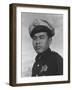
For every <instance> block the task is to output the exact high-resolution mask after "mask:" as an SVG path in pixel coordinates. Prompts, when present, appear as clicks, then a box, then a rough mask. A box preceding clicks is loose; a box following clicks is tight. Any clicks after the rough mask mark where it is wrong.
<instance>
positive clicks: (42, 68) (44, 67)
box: [32, 48, 63, 76]
mask: <svg viewBox="0 0 72 90" xmlns="http://www.w3.org/2000/svg"><path fill="white" fill-rule="evenodd" d="M62 74H63V58H62V57H61V56H60V55H59V54H58V53H56V52H53V51H51V49H50V48H48V50H47V51H45V52H43V53H42V54H38V55H37V56H36V59H35V63H34V65H33V68H32V76H49V75H62Z"/></svg>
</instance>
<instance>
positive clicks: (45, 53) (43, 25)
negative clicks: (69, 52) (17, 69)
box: [29, 19, 63, 76]
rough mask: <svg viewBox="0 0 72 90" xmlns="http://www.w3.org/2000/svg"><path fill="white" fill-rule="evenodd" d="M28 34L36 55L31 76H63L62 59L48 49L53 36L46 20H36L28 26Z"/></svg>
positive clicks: (52, 31)
mask: <svg viewBox="0 0 72 90" xmlns="http://www.w3.org/2000/svg"><path fill="white" fill-rule="evenodd" d="M29 33H30V36H31V38H32V40H33V47H34V49H35V51H36V53H37V56H36V58H35V63H34V65H33V68H32V76H49V75H50V76H51V75H63V58H62V57H61V56H60V55H59V54H58V53H57V52H54V51H51V49H50V44H51V41H52V37H53V36H54V34H55V32H54V28H53V27H52V26H51V24H50V23H49V22H48V21H46V20H43V19H39V20H37V19H36V20H34V22H33V23H32V24H31V25H30V26H29Z"/></svg>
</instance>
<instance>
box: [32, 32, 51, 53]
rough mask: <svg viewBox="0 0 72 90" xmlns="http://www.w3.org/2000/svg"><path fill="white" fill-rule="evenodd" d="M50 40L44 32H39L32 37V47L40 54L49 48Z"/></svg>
mask: <svg viewBox="0 0 72 90" xmlns="http://www.w3.org/2000/svg"><path fill="white" fill-rule="evenodd" d="M49 43H50V38H49V37H48V35H47V33H46V32H39V33H36V34H34V36H33V47H34V49H35V51H36V52H37V53H42V52H44V51H46V50H47V49H48V48H49Z"/></svg>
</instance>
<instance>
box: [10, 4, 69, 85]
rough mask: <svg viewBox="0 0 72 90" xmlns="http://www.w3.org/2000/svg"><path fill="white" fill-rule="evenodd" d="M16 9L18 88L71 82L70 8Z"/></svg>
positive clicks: (23, 6) (18, 6)
mask: <svg viewBox="0 0 72 90" xmlns="http://www.w3.org/2000/svg"><path fill="white" fill-rule="evenodd" d="M12 8H13V7H12ZM14 8H15V10H14V11H13V13H15V14H13V15H14V16H15V17H14V18H13V20H15V21H13V22H14V23H15V24H13V25H16V26H14V27H15V28H13V29H14V30H15V32H16V34H15V33H14V34H15V36H16V37H15V40H16V43H15V47H16V49H15V50H16V53H15V55H16V58H15V59H14V60H15V61H14V62H15V64H14V65H15V68H14V67H13V71H12V72H13V73H14V72H16V73H14V76H13V77H14V78H15V79H16V80H15V81H14V82H15V83H14V84H15V85H20V84H21V85H27V84H28V85H29V84H34V85H35V84H37V85H38V84H48V83H49V84H50V83H65V82H66V83H67V82H69V80H70V76H69V75H70V72H69V70H70V63H69V62H70V49H69V47H70V46H69V45H70V44H69V43H70V16H69V15H70V12H69V10H70V8H69V7H60V6H59V7H58V6H45V5H44V6H42V5H41V6H40V5H35V6H34V5H29V6H28V5H23V4H22V5H21V4H16V5H14ZM14 30H13V31H14ZM14 62H13V63H14ZM11 68H12V67H11ZM14 78H13V79H14ZM13 79H12V80H13Z"/></svg>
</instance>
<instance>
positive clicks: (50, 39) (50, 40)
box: [49, 38, 52, 46]
mask: <svg viewBox="0 0 72 90" xmlns="http://www.w3.org/2000/svg"><path fill="white" fill-rule="evenodd" d="M51 43H52V38H49V46H50V45H51Z"/></svg>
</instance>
